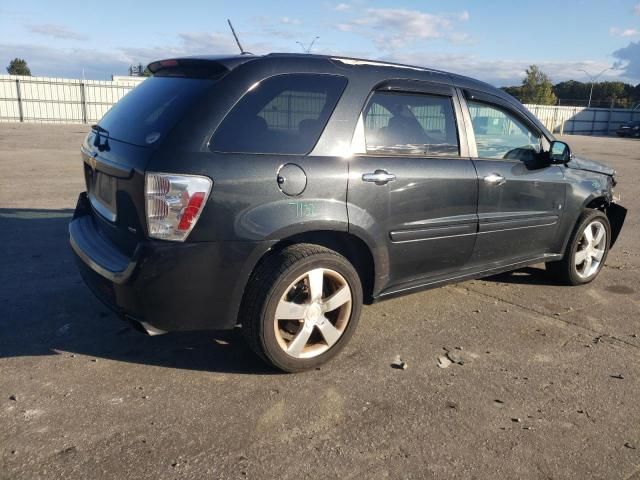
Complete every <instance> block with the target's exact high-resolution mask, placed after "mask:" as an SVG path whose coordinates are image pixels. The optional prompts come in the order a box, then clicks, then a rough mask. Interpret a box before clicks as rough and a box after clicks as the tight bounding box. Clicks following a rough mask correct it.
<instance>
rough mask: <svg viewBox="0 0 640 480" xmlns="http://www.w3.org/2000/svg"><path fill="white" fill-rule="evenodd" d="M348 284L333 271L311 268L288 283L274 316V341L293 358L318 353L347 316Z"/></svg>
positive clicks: (334, 339)
mask: <svg viewBox="0 0 640 480" xmlns="http://www.w3.org/2000/svg"><path fill="white" fill-rule="evenodd" d="M351 307H352V295H351V288H350V287H349V283H348V282H347V281H346V280H345V278H344V277H343V276H342V275H341V274H339V273H338V272H336V271H334V270H330V269H327V268H314V269H313V270H310V271H308V272H306V273H304V274H303V275H301V276H300V277H298V278H297V279H296V280H295V281H294V282H292V283H291V284H290V285H289V287H288V288H287V289H286V290H285V293H284V294H283V295H282V297H281V298H280V301H279V302H278V306H277V308H276V312H275V315H274V329H275V335H276V340H277V342H278V345H279V346H280V348H281V349H282V350H283V351H284V352H285V353H286V354H288V355H290V356H291V357H294V358H313V357H317V356H318V355H322V354H323V353H324V352H326V351H327V350H329V349H330V348H331V347H332V346H333V345H335V343H336V342H337V341H338V340H339V339H340V337H341V336H342V334H343V333H344V332H345V330H346V328H347V324H348V323H349V319H350V317H351Z"/></svg>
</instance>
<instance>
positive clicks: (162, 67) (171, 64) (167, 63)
mask: <svg viewBox="0 0 640 480" xmlns="http://www.w3.org/2000/svg"><path fill="white" fill-rule="evenodd" d="M254 58H256V57H254V56H253V55H242V56H233V57H220V58H216V57H187V58H169V59H166V60H158V61H156V62H151V63H150V64H149V65H148V66H147V68H148V69H149V71H150V72H151V73H152V74H153V75H154V76H155V77H185V78H209V79H217V78H220V77H222V76H224V75H225V74H227V73H228V72H230V71H231V70H233V69H234V68H235V67H236V66H238V65H240V64H242V63H245V62H246V61H249V60H252V59H254Z"/></svg>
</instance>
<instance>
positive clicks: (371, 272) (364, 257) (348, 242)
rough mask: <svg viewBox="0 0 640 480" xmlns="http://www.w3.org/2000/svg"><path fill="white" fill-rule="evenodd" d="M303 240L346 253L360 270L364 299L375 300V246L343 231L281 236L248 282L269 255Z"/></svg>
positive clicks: (344, 254) (310, 232) (343, 254)
mask: <svg viewBox="0 0 640 480" xmlns="http://www.w3.org/2000/svg"><path fill="white" fill-rule="evenodd" d="M300 243H307V244H312V245H319V246H322V247H325V248H329V249H331V250H334V251H336V252H338V253H339V254H340V255H342V256H344V257H345V258H346V259H347V260H349V262H351V264H352V265H353V266H354V268H355V269H356V272H358V276H359V277H360V282H361V283H362V291H363V295H364V301H365V303H371V302H372V301H373V297H374V295H375V288H376V262H375V260H374V256H373V253H372V250H371V248H370V246H369V245H368V244H367V242H365V241H364V240H363V239H362V238H360V237H358V236H356V235H354V234H352V233H348V232H343V231H331V230H315V231H309V232H302V233H297V234H293V235H290V236H288V237H285V238H282V239H280V240H279V241H277V242H276V243H275V244H273V245H272V246H271V248H269V250H268V251H266V252H264V254H263V255H262V256H261V258H259V259H258V261H257V262H255V264H254V266H253V268H252V271H251V275H249V278H248V279H247V284H248V282H249V281H250V279H251V277H252V276H253V273H254V272H255V271H256V270H257V269H258V268H259V267H260V265H261V264H262V262H264V261H265V259H266V258H268V257H269V256H270V255H272V254H273V253H274V252H278V251H280V250H282V249H284V248H286V247H288V246H290V245H296V244H300ZM245 288H246V285H245Z"/></svg>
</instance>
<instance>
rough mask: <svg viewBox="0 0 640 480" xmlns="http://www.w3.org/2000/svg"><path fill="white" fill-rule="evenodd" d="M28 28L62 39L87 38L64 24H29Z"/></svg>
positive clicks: (39, 33) (40, 33) (33, 31)
mask: <svg viewBox="0 0 640 480" xmlns="http://www.w3.org/2000/svg"><path fill="white" fill-rule="evenodd" d="M27 29H28V30H29V31H30V32H32V33H37V34H38V35H44V36H46V37H52V38H57V39H60V40H86V39H87V36H86V35H83V34H81V33H78V32H75V31H73V30H71V29H70V28H67V27H65V26H63V25H54V24H52V23H42V24H37V25H27Z"/></svg>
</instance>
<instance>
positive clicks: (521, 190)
mask: <svg viewBox="0 0 640 480" xmlns="http://www.w3.org/2000/svg"><path fill="white" fill-rule="evenodd" d="M466 104H467V106H468V114H469V116H470V120H471V124H472V126H473V128H472V132H470V135H469V143H470V145H471V148H473V147H474V146H475V149H476V152H472V154H473V157H474V158H473V162H474V164H475V167H476V170H477V172H478V181H479V191H478V222H479V225H478V239H477V241H476V244H475V248H474V252H473V257H472V259H471V264H472V265H474V266H475V265H484V264H489V263H492V262H502V261H508V260H509V259H519V258H529V257H533V256H536V255H538V254H543V253H545V252H547V251H548V250H549V249H550V248H551V246H552V245H553V244H554V239H555V237H556V235H557V232H558V225H559V220H560V216H561V214H562V208H563V205H564V199H565V189H566V183H565V180H564V174H563V171H562V168H561V167H560V166H558V165H550V164H549V163H548V162H544V161H542V159H541V157H540V155H539V153H540V151H541V149H543V148H547V145H546V143H545V142H547V141H546V139H545V138H544V136H543V135H542V133H541V132H540V131H538V129H537V128H536V127H535V126H534V125H532V124H531V123H530V122H529V121H528V120H527V119H526V117H524V116H523V115H521V114H520V113H518V112H517V110H515V109H513V108H511V107H510V106H509V105H508V104H507V103H506V102H504V101H502V100H501V99H499V98H497V97H493V96H492V95H486V94H483V93H473V92H471V93H468V95H467V102H466Z"/></svg>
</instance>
